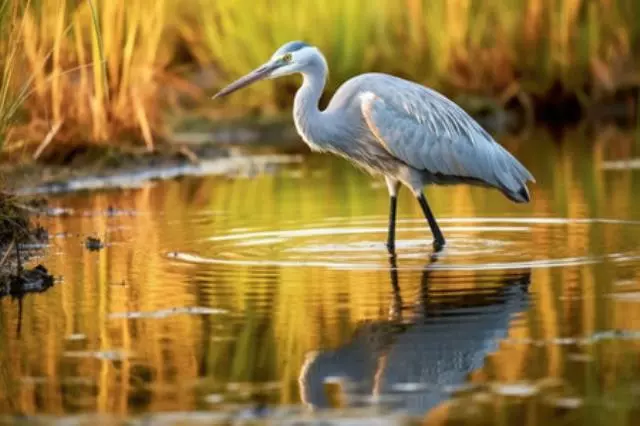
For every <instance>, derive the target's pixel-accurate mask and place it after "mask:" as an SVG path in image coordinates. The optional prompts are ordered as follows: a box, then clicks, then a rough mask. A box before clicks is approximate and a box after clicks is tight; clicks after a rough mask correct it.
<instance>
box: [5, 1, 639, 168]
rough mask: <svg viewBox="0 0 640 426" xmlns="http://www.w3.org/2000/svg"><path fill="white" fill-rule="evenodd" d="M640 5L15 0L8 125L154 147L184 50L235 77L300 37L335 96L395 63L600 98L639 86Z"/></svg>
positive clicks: (499, 84)
mask: <svg viewBox="0 0 640 426" xmlns="http://www.w3.org/2000/svg"><path fill="white" fill-rule="evenodd" d="M637 16H640V3H639V2H637V1H635V0H562V1H554V0H524V1H519V0H505V1H503V2H486V1H482V0H456V1H448V0H402V1H400V2H397V1H393V0H374V1H373V2H372V1H365V0H309V1H305V2H297V1H294V0H279V1H277V2H274V1H270V0H256V1H253V0H251V1H249V0H194V1H193V2H187V3H185V2H179V1H177V0H157V1H155V0H131V1H127V2H114V1H111V0H86V1H76V0H46V1H45V0H6V1H5V2H3V3H2V6H1V7H0V25H1V28H0V49H1V50H2V59H1V60H0V63H1V64H2V69H1V70H0V72H2V75H3V78H2V83H1V84H0V132H1V134H3V135H7V133H10V136H11V137H10V139H11V141H12V144H11V146H10V147H5V148H7V149H8V150H9V151H12V152H24V151H26V152H29V153H31V154H32V156H33V157H39V156H40V155H43V154H44V155H46V154H47V153H48V152H49V151H50V150H52V151H55V150H56V149H61V148H62V147H64V146H67V145H73V144H77V143H79V142H80V143H86V142H95V143H102V144H119V145H128V144H127V142H129V141H138V142H143V143H144V147H145V148H146V149H147V150H152V149H153V148H154V146H155V143H156V141H157V140H159V139H162V136H163V135H164V134H165V133H166V131H167V130H168V128H167V125H166V124H165V123H167V121H166V120H164V119H163V118H164V117H163V115H164V114H165V112H168V109H167V108H168V106H167V105H166V104H165V102H164V101H165V99H167V98H169V97H171V96H173V92H175V90H176V89H175V87H171V86H169V85H168V84H167V82H168V81H179V78H180V77H179V76H180V71H179V69H178V68H177V67H176V66H175V64H176V63H179V62H180V61H182V60H183V58H184V53H185V50H186V51H188V52H189V53H190V59H188V61H191V62H190V65H194V63H193V62H194V59H193V58H195V62H197V63H199V64H200V65H211V64H213V66H214V67H215V69H216V70H218V71H221V73H220V75H221V77H220V78H219V79H217V80H216V81H214V82H213V86H216V87H220V86H222V85H224V84H225V83H227V82H228V81H229V80H232V79H234V78H236V77H238V76H239V75H241V74H244V73H246V72H247V71H248V70H250V69H252V68H254V67H255V66H257V65H259V64H261V63H262V62H264V61H265V59H266V58H268V57H269V55H270V54H271V53H272V52H273V50H274V49H275V48H276V47H277V46H278V45H280V44H281V43H283V42H285V41H288V40H292V39H302V40H306V41H307V42H309V43H312V44H315V45H317V46H319V47H320V48H321V49H322V50H323V52H324V53H325V54H326V56H327V59H328V61H329V64H330V67H331V74H330V78H329V82H328V93H329V94H331V92H332V91H334V90H335V89H336V88H337V87H338V86H339V84H341V83H342V82H343V81H344V80H346V79H347V78H349V77H351V76H353V75H355V74H358V73H362V72H367V71H381V72H389V73H393V74H396V75H399V76H402V77H406V78H409V79H412V80H415V81H418V82H420V83H423V84H428V85H430V86H434V87H436V88H437V89H440V90H443V91H445V92H446V93H447V94H449V95H453V94H458V93H472V94H474V95H480V96H486V97H490V98H493V99H496V100H498V101H499V103H503V104H504V103H506V102H508V101H509V100H510V99H512V98H513V97H516V96H517V97H519V98H521V97H523V96H524V97H527V96H530V95H535V96H536V97H540V96H542V97H544V96H557V95H558V94H560V95H564V94H569V95H571V96H575V97H577V98H578V99H579V100H580V101H581V102H582V103H589V102H593V100H594V99H597V98H598V96H599V95H600V94H602V93H605V92H610V91H615V90H616V89H617V88H619V87H625V85H626V86H628V85H636V86H637V84H638V83H637V82H638V71H637V69H638V65H639V64H638V57H637V54H638V49H639V47H640V21H639V20H638V19H637V18H636V17H637ZM178 46H179V47H180V49H178ZM293 81H294V80H291V79H287V80H284V81H279V82H278V83H277V84H269V83H263V84H257V85H255V86H252V87H251V88H250V89H247V90H246V91H243V92H239V93H238V94H237V95H234V96H233V97H229V98H228V99H226V100H225V102H226V103H217V104H216V105H217V107H216V111H215V112H216V114H217V115H219V116H221V117H224V116H225V115H229V114H228V113H231V114H237V113H239V112H242V113H243V114H246V113H247V111H252V110H254V111H261V112H273V111H276V110H281V109H283V108H284V107H286V106H288V104H289V103H290V102H291V96H290V94H291V93H290V92H291V91H292V89H293ZM634 82H635V83H634ZM558 87H560V88H561V89H562V90H560V91H558V90H557V88H558ZM283 88H284V89H285V90H282V89H283ZM559 92H561V93H559ZM22 105H24V108H23V112H24V113H22V114H19V115H20V117H21V119H22V121H23V123H22V125H20V126H16V125H14V124H12V122H11V120H14V119H15V117H16V115H17V114H18V112H19V111H20V108H21V106H22ZM221 105H222V106H221ZM174 112H175V111H174ZM22 141H26V142H22ZM28 141H31V143H30V144H29V143H27V142H28ZM34 142H35V143H34ZM123 142H124V144H123ZM38 145H39V146H38ZM50 146H52V147H56V149H54V148H49V147H50ZM25 147H26V148H25ZM5 151H6V150H5Z"/></svg>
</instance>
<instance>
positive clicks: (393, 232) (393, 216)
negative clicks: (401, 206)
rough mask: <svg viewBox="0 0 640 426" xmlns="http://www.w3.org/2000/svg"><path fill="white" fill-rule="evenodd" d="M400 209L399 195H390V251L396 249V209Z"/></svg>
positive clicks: (388, 246) (388, 242) (388, 236)
mask: <svg viewBox="0 0 640 426" xmlns="http://www.w3.org/2000/svg"><path fill="white" fill-rule="evenodd" d="M397 210H398V196H397V195H391V196H389V233H388V235H387V249H388V250H389V253H392V254H393V253H395V251H396V211H397Z"/></svg>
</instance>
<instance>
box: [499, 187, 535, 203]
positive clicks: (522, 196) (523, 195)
mask: <svg viewBox="0 0 640 426" xmlns="http://www.w3.org/2000/svg"><path fill="white" fill-rule="evenodd" d="M502 193H503V194H504V195H506V196H507V198H508V199H510V200H511V201H513V202H514V203H528V202H529V201H530V200H531V197H529V189H528V188H527V185H526V184H523V185H522V187H521V188H520V189H519V190H518V191H509V190H508V189H506V188H503V189H502Z"/></svg>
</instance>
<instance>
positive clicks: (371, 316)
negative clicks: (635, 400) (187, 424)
mask: <svg viewBox="0 0 640 426" xmlns="http://www.w3.org/2000/svg"><path fill="white" fill-rule="evenodd" d="M632 141H633V138H632V137H630V136H628V135H625V134H621V133H616V132H614V131H611V130H607V131H603V132H601V133H598V134H597V135H596V136H585V135H584V134H583V133H581V132H574V133H569V134H567V135H565V136H564V140H563V141H561V142H559V143H558V142H556V141H552V140H550V138H549V137H548V135H546V134H545V133H544V132H542V131H539V132H536V133H534V134H533V135H531V136H530V137H529V138H528V139H518V138H505V139H503V140H502V142H503V143H504V144H505V146H507V147H508V148H509V149H510V150H511V151H512V152H514V153H515V154H516V156H518V157H519V158H521V159H522V161H523V162H524V163H525V164H526V165H527V166H528V167H529V168H530V170H531V171H532V172H533V174H534V175H535V176H536V179H537V181H538V184H537V185H534V186H533V187H532V188H531V189H532V199H533V202H532V203H531V204H529V205H525V206H522V205H515V204H512V203H510V202H509V201H508V200H507V199H505V198H504V197H503V196H502V195H501V194H499V193H498V192H496V191H489V190H486V189H479V188H469V187H464V186H459V187H449V188H429V189H428V191H427V195H428V197H429V200H430V203H431V204H432V208H433V210H434V212H435V213H436V216H437V217H438V218H440V220H441V222H442V226H443V230H444V232H445V233H446V234H447V236H448V239H449V242H450V246H449V248H448V249H447V252H446V253H445V255H444V256H443V257H442V258H441V259H439V260H438V261H437V262H435V263H432V264H428V262H427V260H428V259H429V253H430V240H431V236H430V235H429V233H428V231H427V227H426V225H425V224H424V223H423V220H422V218H421V213H420V210H419V206H418V205H417V204H416V203H415V201H414V200H413V199H412V197H410V196H409V194H407V193H406V192H402V193H401V195H400V200H399V219H400V222H399V229H398V238H399V243H398V248H399V253H398V258H397V269H395V268H393V267H392V266H390V264H389V259H388V257H387V255H386V253H385V251H384V245H383V242H384V237H385V232H386V214H387V210H386V209H387V195H386V189H385V187H384V185H383V184H382V182H379V181H376V180H372V179H371V178H370V177H368V176H366V175H363V174H362V173H361V172H359V171H358V170H356V169H354V168H353V167H351V166H350V165H349V164H347V163H345V162H344V161H342V160H340V159H336V158H332V157H329V156H315V155H310V156H308V157H307V158H306V160H305V161H304V162H303V163H301V164H293V165H290V166H287V167H284V168H282V169H280V170H279V171H277V172H276V173H274V174H268V175H260V176H257V177H254V178H251V179H249V178H233V179H232V178H219V177H216V178H213V177H212V178H184V179H181V180H176V181H171V182H162V183H154V184H149V185H147V186H145V187H144V188H142V189H138V190H123V191H104V192H96V193H92V194H73V195H67V196H61V197H59V198H56V199H55V200H54V201H53V204H54V205H55V206H57V207H64V208H67V209H71V213H70V214H69V215H68V216H59V217H52V218H46V219H42V221H43V224H44V225H45V226H46V227H47V228H48V229H49V232H50V234H51V235H52V240H51V246H50V248H49V250H48V252H47V254H46V256H45V257H44V258H43V259H38V261H40V262H42V263H43V264H45V265H46V266H47V267H48V268H49V269H50V271H51V272H52V273H54V274H55V275H58V276H62V277H63V279H62V282H61V283H59V284H57V285H56V286H55V287H53V288H52V289H51V290H49V291H48V292H47V293H45V294H41V295H35V296H29V297H26V298H25V299H24V300H23V315H22V324H21V332H20V333H19V334H18V333H17V330H16V324H17V322H18V310H17V304H16V303H15V302H12V301H10V300H3V301H2V307H1V309H0V324H1V327H0V348H1V350H0V380H1V381H2V385H1V386H0V411H2V412H5V413H9V412H21V413H27V414H34V413H54V414H64V413H74V412H84V411H98V412H110V413H117V414H121V415H129V414H131V413H135V412H139V411H171V410H195V409H222V408H225V407H226V408H227V409H228V408H229V407H230V404H232V403H234V402H251V401H266V402H270V403H282V404H289V403H296V404H297V403H300V402H301V401H303V402H305V403H307V404H308V405H309V406H311V405H326V404H329V405H336V404H338V405H339V404H349V403H354V402H359V403H366V402H367V401H368V399H367V398H369V397H370V396H376V395H377V396H379V397H381V398H382V397H389V398H388V402H389V403H390V404H392V405H393V404H398V396H399V400H400V402H401V405H403V406H410V407H409V408H411V409H417V411H420V410H423V411H430V413H435V412H440V411H442V410H444V411H443V412H445V413H450V411H451V407H455V406H456V405H455V401H456V400H455V399H454V400H452V401H447V397H448V394H446V393H444V394H443V393H442V391H443V389H444V387H446V386H459V385H461V384H462V383H463V382H465V381H466V382H470V383H476V384H481V383H497V384H500V385H505V384H510V383H520V382H523V381H524V382H526V383H537V384H539V385H540V386H546V385H545V383H548V382H545V381H544V380H550V379H551V378H556V379H561V380H562V381H563V382H562V383H564V385H566V384H569V385H570V386H571V387H572V389H573V392H575V394H576V395H579V397H580V398H584V397H585V396H594V395H596V396H597V395H622V396H621V397H620V398H618V400H619V401H624V400H625V399H624V397H623V396H625V395H626V396H627V397H628V398H630V395H632V393H631V392H632V391H631V390H630V389H631V388H632V387H633V386H637V379H638V378H640V372H638V370H637V365H636V363H634V362H633V357H634V356H636V357H637V355H638V353H639V352H640V347H639V345H638V342H639V340H638V338H637V336H636V334H635V333H637V332H640V313H639V312H640V310H638V309H637V304H638V302H640V282H639V281H638V274H639V271H640V268H639V265H640V261H639V260H638V256H640V246H639V244H638V240H639V239H638V237H639V236H640V222H636V221H640V205H639V203H640V201H638V197H635V196H633V195H634V194H636V193H638V190H639V182H640V174H639V173H638V172H635V171H632V170H615V171H613V170H612V171H608V170H604V169H603V167H602V166H603V162H604V161H605V160H609V159H624V158H627V157H629V156H630V154H631V152H632V147H633V142H632ZM109 207H115V208H116V209H117V211H115V213H114V212H113V211H109ZM594 219H605V220H594ZM89 235H95V236H99V237H100V238H103V239H104V240H105V241H106V243H107V247H106V248H105V249H104V250H102V251H100V252H97V253H95V252H88V251H87V250H86V249H84V246H83V241H84V238H85V237H86V236H89ZM425 265H426V269H425ZM390 269H391V270H390ZM394 270H396V272H397V277H396V278H394V274H393V271H394ZM529 274H530V277H529ZM425 276H428V277H429V279H428V280H425ZM523 277H529V280H530V285H529V286H528V291H525V293H517V292H516V293H514V291H515V290H516V289H518V288H521V287H522V284H521V281H522V279H523ZM396 279H397V283H398V286H397V288H396V290H395V291H394V282H395V280H396ZM425 283H427V284H425ZM525 287H526V286H525ZM614 330H618V331H619V334H614V333H613V331H614ZM420 342H421V343H420ZM429 345H431V346H429ZM321 361H322V362H321ZM312 373H313V374H312ZM332 376H343V377H347V378H350V379H351V380H352V381H357V380H356V379H358V378H361V379H362V380H361V383H359V385H358V386H355V387H353V388H352V387H348V386H347V385H346V384H345V383H344V380H343V384H342V385H340V386H341V387H342V389H343V391H346V396H344V397H340V396H336V395H335V392H333V391H331V389H329V391H328V393H327V386H329V388H331V386H330V385H326V384H324V378H327V377H329V378H331V377H332ZM319 379H322V380H319ZM540 380H543V381H542V382H540ZM330 381H331V380H330ZM318 383H321V385H320V387H318V386H317V385H318ZM540 383H542V384H540ZM427 384H428V385H429V386H432V387H435V389H436V391H434V390H433V389H432V388H429V390H428V391H427V390H425V388H424V386H426V385H427ZM312 385H313V386H312ZM564 385H563V386H564ZM318 389H321V390H320V391H319V390H318ZM491 389H492V390H491V392H493V393H492V394H493V395H494V396H495V395H498V394H500V393H501V392H503V393H504V392H516V391H518V392H526V391H527V389H528V388H527V387H526V386H525V387H523V388H500V387H496V386H494V387H493V388H491ZM505 389H507V390H505ZM514 389H515V390H514ZM554 389H555V388H554ZM429 392H431V393H429ZM433 392H435V393H433ZM616 392H618V393H616ZM434 395H435V396H434ZM322 397H324V399H322ZM314 398H320V399H322V401H320V399H316V402H315V403H314ZM369 399H370V398H369ZM382 399H383V400H384V401H387V400H386V399H384V398H382ZM317 401H320V402H317ZM410 401H414V402H415V403H414V404H413V405H412V404H410V403H409V402H410ZM439 410H440V411H439ZM446 415H449V414H446ZM446 415H445V417H446Z"/></svg>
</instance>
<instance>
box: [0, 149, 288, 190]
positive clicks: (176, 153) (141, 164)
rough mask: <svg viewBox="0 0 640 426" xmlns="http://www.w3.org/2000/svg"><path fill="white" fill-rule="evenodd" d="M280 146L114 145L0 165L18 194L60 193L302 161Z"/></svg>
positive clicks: (250, 170) (248, 170) (8, 185)
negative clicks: (139, 148) (148, 148)
mask: <svg viewBox="0 0 640 426" xmlns="http://www.w3.org/2000/svg"><path fill="white" fill-rule="evenodd" d="M276 145H277V144H270V145H269V144H262V147H261V149H259V150H255V149H251V151H250V152H249V151H248V150H244V149H240V147H238V146H223V145H222V144H219V143H214V142H207V143H202V144H198V145H193V144H192V145H188V144H182V143H173V144H166V145H165V146H162V147H160V148H159V149H158V150H157V151H155V152H152V153H148V152H145V153H140V152H137V153H132V152H131V151H125V150H117V149H114V148H112V147H105V148H103V151H102V152H100V148H95V147H94V148H92V150H91V152H90V153H88V152H80V153H77V154H75V155H74V156H73V157H70V158H68V159H67V160H65V161H62V162H57V161H51V160H49V161H46V162H45V161H43V162H37V163H36V162H25V163H22V164H18V165H12V164H9V163H7V162H5V163H4V164H2V165H1V166H0V176H3V177H4V186H5V188H6V189H7V190H9V191H11V192H12V193H14V194H17V195H35V194H54V193H63V192H73V191H81V190H95V189H105V188H135V187H139V186H141V185H143V184H145V183H147V182H149V181H152V180H163V179H173V178H177V177H181V176H201V175H230V176H231V175H245V176H247V175H248V176H251V175H254V174H257V173H261V172H264V171H265V170H266V171H268V170H269V169H271V168H274V167H275V166H277V165H279V164H284V163H291V162H295V161H300V157H299V156H297V155H295V154H294V153H290V154H281V153H280V152H282V151H281V149H279V147H278V146H276Z"/></svg>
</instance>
